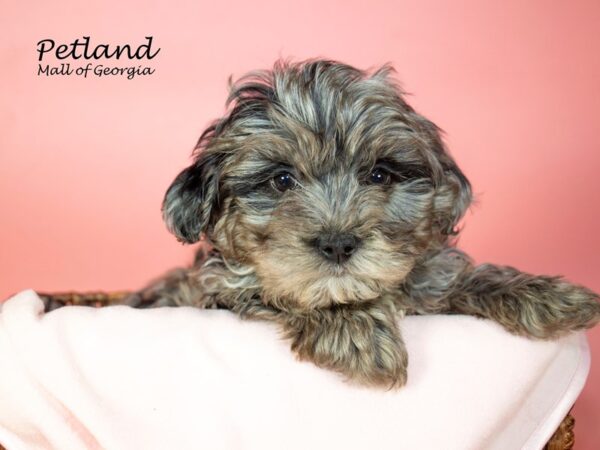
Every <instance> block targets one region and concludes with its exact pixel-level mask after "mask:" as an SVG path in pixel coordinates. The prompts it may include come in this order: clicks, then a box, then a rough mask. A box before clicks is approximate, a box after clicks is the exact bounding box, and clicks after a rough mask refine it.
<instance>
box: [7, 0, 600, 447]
mask: <svg viewBox="0 0 600 450" xmlns="http://www.w3.org/2000/svg"><path fill="white" fill-rule="evenodd" d="M112 3H113V5H112V6H107V3H106V2H102V4H101V3H100V2H98V3H93V2H80V1H73V2H67V1H60V2H29V3H26V2H17V1H10V2H8V5H7V2H6V1H4V2H3V4H2V15H1V16H0V30H1V31H0V33H2V36H1V37H2V39H1V41H0V67H1V72H0V77H1V83H0V211H1V212H0V214H1V218H0V297H2V298H3V297H6V296H8V295H9V294H12V293H14V292H16V291H19V290H22V289H24V288H28V287H33V288H34V289H38V290H49V291H51V290H65V289H81V290H93V289H107V290H109V289H128V288H136V287H139V286H141V285H142V284H143V283H144V282H145V281H146V280H148V279H149V277H152V276H154V275H156V274H160V273H161V272H162V271H164V270H165V269H167V268H170V267H172V266H175V265H178V264H183V263H187V262H189V261H190V260H191V257H192V249H191V248H187V247H183V246H181V245H179V244H177V242H176V241H175V239H174V238H173V237H171V236H170V235H169V234H168V233H167V231H166V229H165V227H164V226H163V224H162V222H161V216H160V203H161V200H162V196H163V193H164V191H165V189H166V188H167V186H168V185H169V183H170V182H171V180H172V179H173V177H174V176H175V174H176V173H177V172H178V171H179V170H180V169H181V168H183V167H184V166H185V165H186V164H187V163H188V161H189V155H190V152H191V149H192V147H193V145H194V143H195V141H196V139H197V137H198V136H199V134H200V132H201V131H202V130H203V128H204V126H206V124H207V123H208V122H209V120H211V119H212V118H214V117H216V116H218V115H219V114H221V113H222V111H223V102H224V99H225V96H226V78H227V76H228V75H229V74H234V76H239V75H241V74H243V73H244V72H246V71H247V70H251V69H256V68H265V67H269V66H270V65H271V64H272V63H273V61H274V60H275V59H276V58H277V57H279V56H284V57H288V56H289V57H294V58H296V59H301V58H307V57H315V56H324V57H330V58H334V59H339V60H342V61H345V62H348V63H350V64H353V65H356V66H358V67H363V68H366V67H369V66H374V65H378V64H381V63H384V62H386V61H391V62H392V63H393V64H394V65H395V67H396V68H397V70H398V74H399V78H400V79H401V81H402V83H403V86H404V87H405V89H406V90H407V91H409V92H410V93H411V94H412V95H411V97H410V99H409V100H410V101H411V103H412V104H413V105H414V106H415V107H416V108H417V109H418V110H419V111H421V112H422V113H424V114H425V115H427V116H428V117H430V118H431V119H432V120H434V121H435V122H436V123H437V124H438V125H440V126H441V127H442V128H443V129H444V130H445V131H446V133H447V135H446V140H447V142H448V145H449V147H450V149H451V151H452V153H453V154H454V155H455V157H456V159H457V160H458V162H459V163H460V164H461V166H462V168H463V169H464V171H465V173H466V174H467V175H468V176H469V178H470V179H471V181H472V183H473V186H474V190H475V191H476V192H477V193H478V195H479V204H478V205H477V206H475V207H474V208H473V209H472V211H471V212H470V213H469V215H468V217H467V220H466V226H465V228H464V231H463V234H462V238H461V240H460V246H461V247H462V248H463V249H465V250H467V251H468V252H469V253H470V254H471V255H473V256H474V258H475V259H476V260H477V261H478V262H484V261H490V262H495V263H500V264H510V265H514V266H516V267H518V268H520V269H522V270H525V271H529V272H534V273H545V274H563V275H565V276H566V277H567V278H569V279H570V280H572V281H574V282H578V283H582V284H585V285H587V286H589V287H591V288H593V289H594V290H596V291H600V277H599V276H598V272H599V271H598V267H599V265H600V238H599V237H598V234H597V230H598V227H599V226H600V207H599V194H600V179H599V178H598V175H597V174H598V172H599V170H598V169H600V134H599V132H598V129H599V126H600V121H599V114H598V110H599V108H600V83H599V81H598V80H600V27H599V26H598V24H599V23H600V3H599V2H597V1H573V2H554V3H553V6H549V5H550V4H549V3H548V2H545V1H528V2H523V1H516V0H509V1H503V2H479V1H439V0H438V1H413V2H408V1H393V2H392V1H389V2H384V1H379V0H375V1H371V2H364V1H355V0H346V1H341V0H338V1H326V0H318V1H314V0H310V1H305V2H302V5H300V4H297V5H291V4H287V3H285V2H281V1H279V2H277V1H254V2H246V1H242V0H238V1H234V2H206V3H205V4H203V5H200V4H199V2H178V3H176V2H170V3H169V4H167V3H166V2H165V3H164V4H159V3H157V2H151V1H144V2H138V3H134V2H130V3H129V4H128V5H127V6H124V5H123V4H122V3H121V2H116V1H115V2H112ZM484 3H487V4H486V5H484ZM83 35H89V36H91V37H92V41H93V42H96V43H100V42H103V43H113V44H116V43H131V44H137V43H142V42H143V38H144V36H146V35H152V36H154V40H155V45H156V46H157V47H161V48H162V50H161V53H160V54H159V55H158V56H157V57H156V58H155V59H154V60H153V61H152V62H151V63H150V65H152V66H153V67H155V68H156V73H155V74H154V75H152V76H150V77H140V78H137V79H134V80H127V79H126V78H124V77H123V78H120V77H110V78H101V79H98V78H95V77H94V78H89V79H82V78H79V77H75V76H71V77H50V78H47V77H38V76H37V75H36V73H37V53H36V52H35V47H36V43H37V41H38V40H40V39H44V38H53V39H55V40H57V41H63V42H71V41H72V40H73V39H75V38H77V37H81V36H83ZM48 62H52V61H50V60H49V61H48ZM71 62H73V61H71ZM105 63H106V64H107V65H117V64H116V62H114V61H105ZM120 64H121V65H128V64H127V63H126V61H121V62H120ZM142 64H146V62H142ZM75 65H78V64H77V63H76V64H75ZM135 65H137V64H135ZM589 339H590V343H591V347H592V371H591V373H590V378H589V380H588V384H587V386H586V388H585V390H584V392H583V394H582V396H581V397H580V398H579V400H578V402H577V406H576V419H577V427H576V436H577V448H578V449H593V448H598V443H599V442H600V427H598V423H600V327H598V328H596V329H595V330H593V331H590V332H589ZM399 427H400V425H399ZM399 429H400V428H399Z"/></svg>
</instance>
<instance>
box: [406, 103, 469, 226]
mask: <svg viewBox="0 0 600 450" xmlns="http://www.w3.org/2000/svg"><path fill="white" fill-rule="evenodd" d="M408 116H409V117H410V120H411V125H412V127H413V129H415V130H417V132H418V134H419V136H420V137H421V142H423V143H425V144H426V145H425V148H426V149H427V150H426V151H424V152H423V156H425V158H427V159H428V160H429V165H430V166H431V167H432V168H433V178H434V182H435V186H436V194H435V199H434V202H435V203H434V214H435V220H434V223H435V226H436V227H437V228H438V230H439V232H440V234H441V235H442V236H452V235H456V234H457V233H458V231H457V230H456V225H457V224H458V222H459V221H460V219H461V218H462V216H463V215H464V214H465V212H466V211H467V209H468V207H469V205H470V204H471V202H472V200H473V196H472V192H471V183H469V180H468V179H467V177H466V176H465V175H464V174H463V172H462V171H461V170H460V168H459V167H458V165H457V164H456V162H455V161H454V159H453V158H452V156H451V155H450V153H449V152H448V150H447V149H446V146H445V145H444V142H443V139H442V131H441V130H440V128H439V127H438V126H437V125H435V124H434V123H433V122H431V121H430V120H428V119H426V118H425V117H423V116H421V115H419V114H417V113H415V112H414V111H411V112H410V113H409V114H408Z"/></svg>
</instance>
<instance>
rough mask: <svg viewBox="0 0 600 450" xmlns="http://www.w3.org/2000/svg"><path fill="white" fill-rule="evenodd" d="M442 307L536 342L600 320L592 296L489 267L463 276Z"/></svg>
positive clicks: (585, 291)
mask: <svg viewBox="0 0 600 450" xmlns="http://www.w3.org/2000/svg"><path fill="white" fill-rule="evenodd" d="M447 301H448V306H449V312H455V313H460V314H472V315H475V316H479V317H485V318H489V319H492V320H495V321H496V322H498V323H500V324H501V325H502V326H503V327H504V328H506V329H507V330H508V331H510V332H512V333H515V334H520V335H526V336H531V337H535V338H541V339H549V338H554V337H558V336H560V335H562V334H565V333H567V332H569V331H575V330H581V329H584V328H590V327H592V326H594V325H595V324H596V323H597V322H598V321H599V320H600V303H598V295H597V294H595V293H594V292H592V291H590V290H589V289H587V288H584V287H582V286H577V285H574V284H570V283H568V282H566V281H564V280H562V279H561V278H559V277H548V276H534V275H529V274H527V273H522V272H519V271H518V270H516V269H514V268H512V267H499V266H494V265H491V264H484V265H481V266H477V267H475V268H473V269H472V270H469V271H466V272H465V273H463V274H462V276H461V277H460V278H459V280H458V284H457V285H456V287H455V289H453V292H452V293H451V294H450V295H449V296H448V297H447Z"/></svg>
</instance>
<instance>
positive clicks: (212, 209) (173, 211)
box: [162, 152, 220, 244]
mask: <svg viewBox="0 0 600 450" xmlns="http://www.w3.org/2000/svg"><path fill="white" fill-rule="evenodd" d="M219 170H220V168H219V157H218V155H217V154H215V153H206V152H202V153H200V156H199V157H198V159H197V160H196V162H194V164H192V165H191V166H190V167H188V168H187V169H184V170H183V171H182V172H181V173H180V174H179V175H177V177H176V178H175V181H173V183H172V184H171V186H170V187H169V189H168V190H167V193H166V194H165V198H164V200H163V205H162V212H163V219H164V221H165V223H166V224H167V228H168V229H169V231H170V232H171V233H173V234H174V235H175V236H176V237H177V240H178V241H181V242H184V243H188V244H192V243H194V242H197V241H198V240H199V239H200V235H201V234H202V233H207V232H208V231H209V229H210V227H211V226H212V224H213V223H212V222H213V218H214V215H215V213H216V211H217V209H218V207H219Z"/></svg>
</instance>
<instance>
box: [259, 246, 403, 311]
mask: <svg viewBox="0 0 600 450" xmlns="http://www.w3.org/2000/svg"><path fill="white" fill-rule="evenodd" d="M412 267H413V263H412V262H411V261H410V260H408V259H401V258H398V259H392V258H389V257H386V255H380V257H379V258H373V257H369V255H368V254H359V255H356V256H355V257H353V259H352V261H349V262H348V263H347V264H345V265H342V266H339V265H334V264H325V263H323V262H321V261H318V260H317V261H315V260H312V259H311V258H306V259H298V260H294V259H289V260H286V258H277V257H276V255H269V254H265V255H263V256H262V257H261V258H259V259H258V260H257V262H256V266H255V271H256V274H257V276H258V278H259V279H260V283H261V285H262V290H263V299H264V301H265V302H267V303H271V304H273V305H274V306H278V307H281V308H289V307H291V308H298V309H304V310H310V309H315V308H327V307H330V306H333V305H336V304H349V303H360V302H366V301H370V300H373V299H376V298H378V297H380V296H381V295H382V294H383V293H384V292H386V291H388V290H390V289H392V288H394V287H395V286H397V285H398V284H400V283H401V282H402V280H403V279H404V278H405V277H406V275H407V274H408V273H409V272H410V270H411V269H412Z"/></svg>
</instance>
